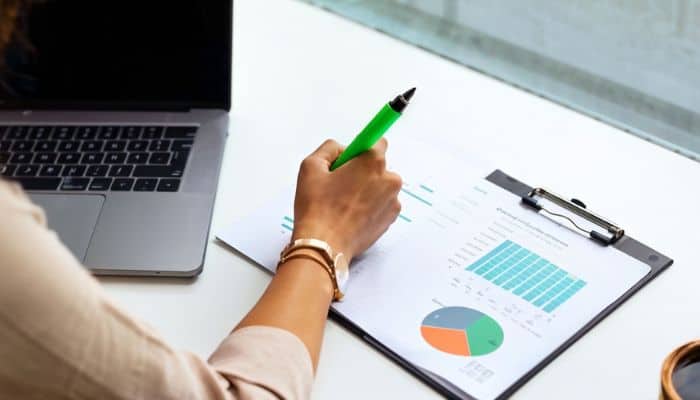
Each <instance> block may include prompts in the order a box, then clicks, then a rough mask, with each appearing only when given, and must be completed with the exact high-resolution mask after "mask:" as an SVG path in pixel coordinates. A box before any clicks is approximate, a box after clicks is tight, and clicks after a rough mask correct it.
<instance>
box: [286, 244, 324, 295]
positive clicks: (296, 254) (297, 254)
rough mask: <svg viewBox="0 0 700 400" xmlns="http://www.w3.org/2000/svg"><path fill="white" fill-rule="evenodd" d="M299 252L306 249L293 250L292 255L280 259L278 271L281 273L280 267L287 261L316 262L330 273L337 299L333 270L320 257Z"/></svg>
mask: <svg viewBox="0 0 700 400" xmlns="http://www.w3.org/2000/svg"><path fill="white" fill-rule="evenodd" d="M299 250H304V249H296V250H293V251H291V252H290V253H288V254H286V255H284V256H282V257H281V258H280V260H279V262H278V263H277V270H278V271H279V269H280V267H281V266H282V265H283V264H285V263H286V262H287V261H291V260H294V259H297V258H301V259H305V260H311V261H315V262H316V263H317V264H318V265H320V266H321V267H323V269H324V270H326V272H327V273H328V277H329V278H330V279H331V285H332V287H333V297H334V298H335V296H336V291H337V288H336V287H335V286H336V285H335V274H334V273H333V269H332V268H331V267H330V265H328V264H327V263H326V262H325V261H324V260H322V259H320V258H318V257H315V256H312V255H311V254H307V253H300V252H299Z"/></svg>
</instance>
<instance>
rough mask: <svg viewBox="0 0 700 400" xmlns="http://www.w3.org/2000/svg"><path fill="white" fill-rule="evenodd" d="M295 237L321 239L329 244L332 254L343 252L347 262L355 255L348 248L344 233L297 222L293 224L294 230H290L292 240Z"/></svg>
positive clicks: (295, 238)
mask: <svg viewBox="0 0 700 400" xmlns="http://www.w3.org/2000/svg"><path fill="white" fill-rule="evenodd" d="M297 239H318V240H323V241H324V242H326V243H328V244H329V245H330V246H331V248H332V249H333V253H334V254H338V253H343V255H344V256H345V259H346V260H348V263H349V262H350V261H352V259H353V258H354V256H355V254H353V252H352V251H351V250H350V245H349V243H348V241H347V238H346V237H345V235H341V234H339V233H337V232H334V231H329V230H328V229H325V230H324V229H319V228H314V227H309V226H305V225H303V224H301V223H297V224H295V227H294V232H292V242H293V241H295V240H297Z"/></svg>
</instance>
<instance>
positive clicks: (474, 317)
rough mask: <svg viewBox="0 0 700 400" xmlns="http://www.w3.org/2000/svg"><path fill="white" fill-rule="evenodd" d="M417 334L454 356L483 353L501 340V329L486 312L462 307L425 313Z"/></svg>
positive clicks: (488, 351)
mask: <svg viewBox="0 0 700 400" xmlns="http://www.w3.org/2000/svg"><path fill="white" fill-rule="evenodd" d="M420 333H421V336H423V339H424V340H425V341H426V342H427V343H428V344H429V345H431V346H432V347H434V348H436V349H438V350H440V351H442V352H445V353H449V354H453V355H456V356H465V357H469V356H483V355H486V354H489V353H491V352H494V351H496V350H497V349H498V348H499V347H501V344H502V343H503V329H501V326H500V325H498V322H496V321H495V320H494V319H493V318H491V317H489V316H488V315H486V314H484V313H482V312H479V311H476V310H473V309H471V308H466V307H444V308H440V309H438V310H435V311H433V312H431V313H430V314H428V316H427V317H425V319H423V323H422V324H421V327H420Z"/></svg>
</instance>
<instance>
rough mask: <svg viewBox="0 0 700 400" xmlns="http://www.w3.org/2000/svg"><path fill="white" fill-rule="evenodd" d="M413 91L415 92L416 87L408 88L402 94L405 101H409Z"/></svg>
mask: <svg viewBox="0 0 700 400" xmlns="http://www.w3.org/2000/svg"><path fill="white" fill-rule="evenodd" d="M414 93H416V88H410V89H408V90H407V91H406V93H404V94H403V98H404V99H406V101H410V100H411V97H413V94H414Z"/></svg>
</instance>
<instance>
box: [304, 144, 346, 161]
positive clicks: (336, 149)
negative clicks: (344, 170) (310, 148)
mask: <svg viewBox="0 0 700 400" xmlns="http://www.w3.org/2000/svg"><path fill="white" fill-rule="evenodd" d="M343 150H345V147H344V146H341V145H340V143H338V142H336V141H335V140H333V139H328V140H326V141H325V142H323V144H322V145H321V146H319V148H318V149H316V150H315V151H314V152H313V153H311V156H312V157H317V158H320V159H322V160H323V161H324V162H326V163H327V164H328V166H329V167H330V165H331V163H333V161H335V160H336V158H338V156H339V155H340V153H342V152H343Z"/></svg>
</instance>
